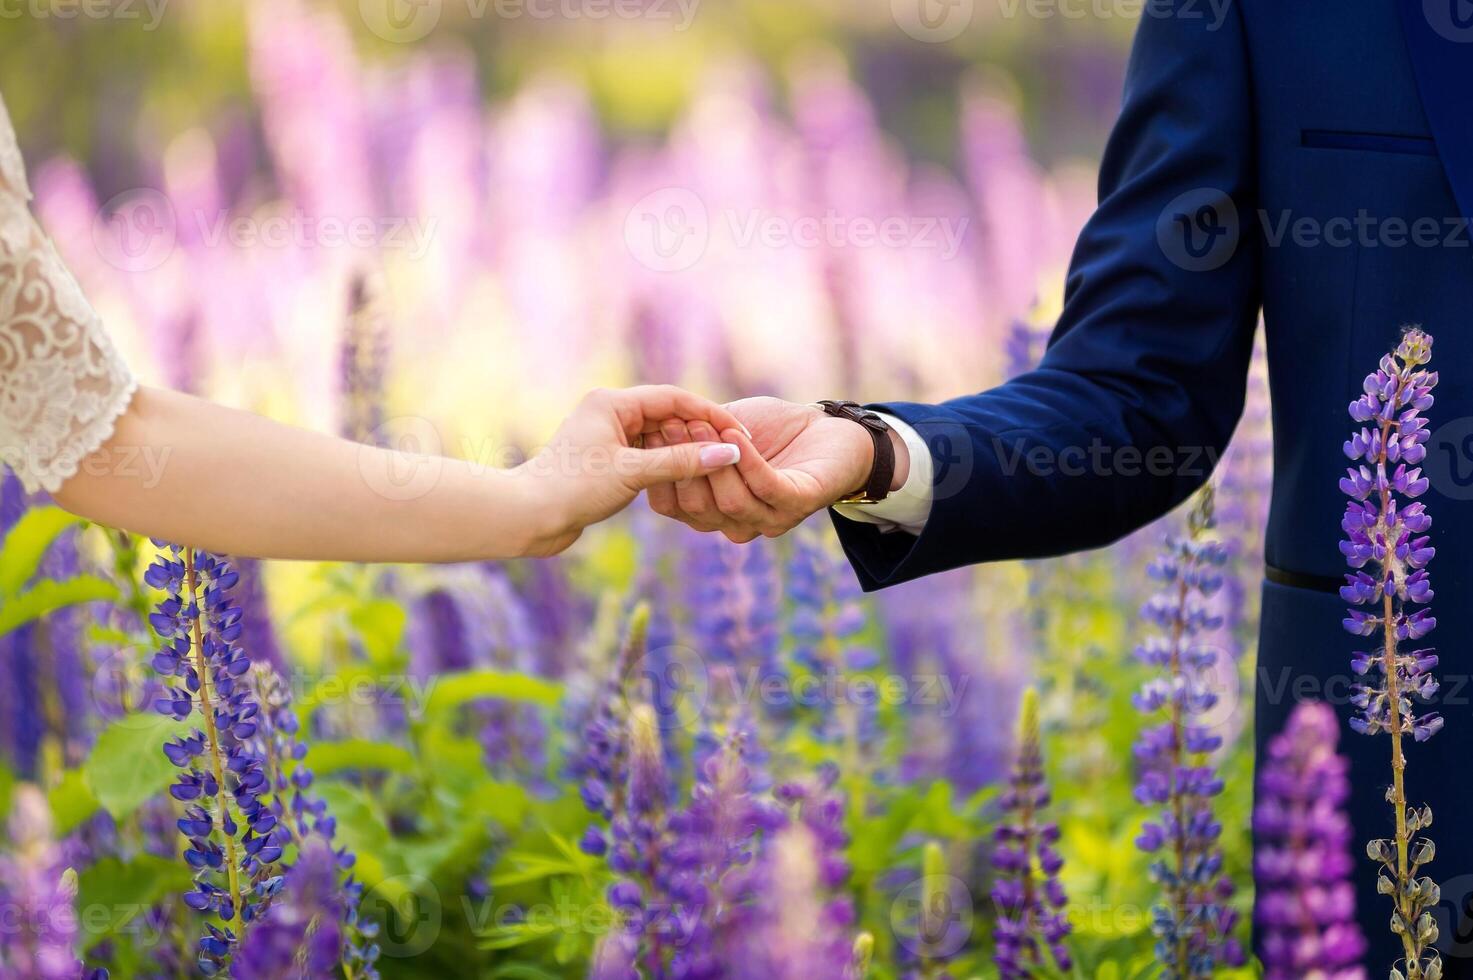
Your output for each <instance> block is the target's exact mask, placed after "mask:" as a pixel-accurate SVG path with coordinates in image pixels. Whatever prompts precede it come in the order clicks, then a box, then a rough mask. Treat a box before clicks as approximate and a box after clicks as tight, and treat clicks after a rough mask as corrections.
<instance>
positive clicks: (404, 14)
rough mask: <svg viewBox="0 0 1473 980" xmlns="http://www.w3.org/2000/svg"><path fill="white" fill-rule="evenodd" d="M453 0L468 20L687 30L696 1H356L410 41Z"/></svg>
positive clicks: (387, 36)
mask: <svg viewBox="0 0 1473 980" xmlns="http://www.w3.org/2000/svg"><path fill="white" fill-rule="evenodd" d="M452 4H455V5H456V6H459V7H462V8H463V11H462V13H463V16H464V18H465V19H468V20H487V19H492V18H494V19H496V20H508V21H514V20H536V21H553V20H562V21H580V20H586V21H594V22H604V21H611V20H624V21H636V20H637V21H640V22H643V23H651V24H666V25H669V27H670V29H671V30H673V31H677V32H678V31H686V30H689V29H690V26H691V24H692V23H694V22H695V19H696V14H697V12H698V10H699V9H700V5H701V0H359V2H358V13H359V16H360V17H362V19H363V23H364V24H365V25H367V27H368V29H369V30H370V31H372V32H373V33H374V34H377V35H378V36H379V37H381V38H383V39H384V40H385V41H391V42H393V43H395V44H411V43H413V42H415V41H419V40H423V39H424V38H425V37H427V36H429V34H430V33H431V32H432V31H434V29H435V28H436V27H438V26H439V25H440V20H441V18H442V17H443V16H444V14H445V11H446V9H447V8H448V7H450V6H451V5H452Z"/></svg>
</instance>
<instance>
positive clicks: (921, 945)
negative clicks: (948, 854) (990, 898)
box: [890, 875, 974, 960]
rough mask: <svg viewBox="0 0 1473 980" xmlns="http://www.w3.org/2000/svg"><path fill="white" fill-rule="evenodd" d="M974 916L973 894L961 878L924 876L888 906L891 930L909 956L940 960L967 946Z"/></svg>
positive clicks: (901, 892)
mask: <svg viewBox="0 0 1473 980" xmlns="http://www.w3.org/2000/svg"><path fill="white" fill-rule="evenodd" d="M973 914H974V913H973V911H972V893H971V891H970V890H969V889H968V888H967V886H966V884H965V883H964V882H962V880H961V879H960V878H955V877H953V876H951V875H925V876H923V877H920V878H917V879H916V880H915V881H912V882H911V883H910V884H908V885H906V886H905V887H904V888H902V889H901V890H900V894H899V895H897V896H895V901H894V902H892V903H890V929H891V931H892V932H893V933H894V934H895V938H896V940H898V941H899V943H900V945H901V946H902V947H904V948H905V949H906V950H907V951H908V952H910V953H912V954H914V955H915V956H918V957H921V958H922V959H928V960H941V959H945V958H946V957H948V956H952V955H954V954H956V953H957V952H959V951H960V950H961V948H962V947H963V946H965V945H966V944H967V940H968V939H970V938H971V935H972V919H973Z"/></svg>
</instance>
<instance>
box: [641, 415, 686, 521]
mask: <svg viewBox="0 0 1473 980" xmlns="http://www.w3.org/2000/svg"><path fill="white" fill-rule="evenodd" d="M644 447H645V448H646V449H663V448H665V437H664V436H662V435H660V433H658V432H650V433H646V434H645V437H644ZM645 495H646V496H647V497H648V498H649V502H650V510H652V511H654V512H655V513H656V514H659V515H660V516H662V517H669V518H673V519H674V520H677V521H678V520H681V519H682V515H681V513H680V504H679V502H678V501H676V499H675V483H674V481H671V482H669V483H656V484H653V485H652V486H650V487H649V488H648V489H647V490H646V492H645Z"/></svg>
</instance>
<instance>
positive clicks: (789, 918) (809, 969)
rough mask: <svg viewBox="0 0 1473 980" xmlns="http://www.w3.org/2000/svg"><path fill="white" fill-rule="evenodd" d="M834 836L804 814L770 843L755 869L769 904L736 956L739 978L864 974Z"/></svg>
mask: <svg viewBox="0 0 1473 980" xmlns="http://www.w3.org/2000/svg"><path fill="white" fill-rule="evenodd" d="M820 824H822V821H820ZM826 836H827V835H826V834H825V833H823V832H822V831H821V830H815V827H814V824H813V823H812V822H810V821H808V820H805V819H801V818H800V819H798V820H795V821H794V822H792V823H790V824H789V825H788V826H786V827H784V828H783V829H781V830H779V831H777V832H776V833H775V834H774V835H773V836H772V838H771V839H770V840H769V841H768V842H767V843H766V844H765V845H764V847H763V855H762V859H761V862H760V864H759V865H758V866H757V868H756V869H755V871H754V877H755V878H756V881H757V886H756V888H755V889H754V890H756V891H759V892H760V894H761V895H762V908H761V910H760V914H759V915H757V916H756V921H755V922H754V923H752V924H751V925H750V926H748V927H747V928H746V929H745V933H744V936H743V937H742V938H743V939H744V942H743V943H742V945H741V947H740V951H739V953H738V955H735V956H733V957H732V958H731V959H730V960H729V962H728V973H727V976H728V977H730V978H731V980H812V978H815V977H834V978H841V980H849V978H853V977H855V976H857V969H856V965H855V960H856V945H855V942H854V940H853V938H852V937H851V936H850V934H849V930H850V929H852V928H853V925H854V909H853V906H852V904H850V902H849V901H848V899H847V898H836V897H834V895H835V893H834V886H833V885H831V884H830V880H831V877H830V872H831V870H832V866H831V865H830V863H829V862H830V861H831V860H832V858H833V851H832V847H831V844H830V843H829V842H828V841H827V840H826V839H825V838H826Z"/></svg>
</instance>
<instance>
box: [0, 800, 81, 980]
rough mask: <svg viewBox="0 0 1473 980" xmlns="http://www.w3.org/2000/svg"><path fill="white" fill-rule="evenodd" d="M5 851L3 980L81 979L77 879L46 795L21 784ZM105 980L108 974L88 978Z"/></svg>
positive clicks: (0, 857) (0, 880) (0, 907)
mask: <svg viewBox="0 0 1473 980" xmlns="http://www.w3.org/2000/svg"><path fill="white" fill-rule="evenodd" d="M8 831H9V833H8V835H7V836H8V841H7V850H6V852H5V853H0V915H3V918H4V923H5V927H4V928H3V929H0V980H77V978H78V977H81V976H83V975H84V973H85V971H84V969H83V967H82V964H81V963H80V962H79V961H78V959H77V950H76V946H77V910H76V907H75V906H76V897H77V875H76V872H75V871H72V870H71V869H70V868H68V867H67V866H66V865H65V864H64V863H63V855H62V850H61V848H60V847H59V846H58V845H57V843H56V841H55V840H54V839H53V837H52V832H51V812H50V810H49V809H48V807H47V805H46V798H45V796H44V795H42V793H41V791H40V790H39V789H37V788H36V787H35V786H32V785H30V784H28V783H27V784H22V785H20V786H18V787H17V788H16V790H15V793H14V796H13V798H12V800H11V814H10V823H9V827H8ZM85 975H86V976H87V977H88V978H89V980H93V978H98V977H100V978H104V980H105V978H106V976H107V973H106V971H94V972H91V973H86V974H85Z"/></svg>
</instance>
